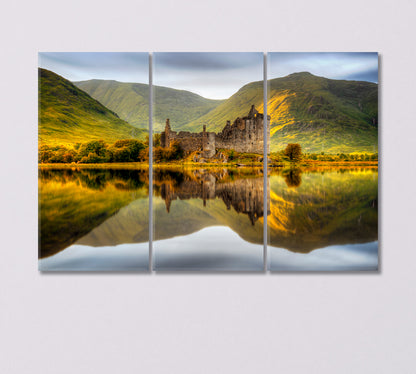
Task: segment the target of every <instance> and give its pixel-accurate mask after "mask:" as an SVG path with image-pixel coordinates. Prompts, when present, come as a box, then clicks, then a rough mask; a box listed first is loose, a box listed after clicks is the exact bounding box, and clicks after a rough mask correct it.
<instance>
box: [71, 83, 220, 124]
mask: <svg viewBox="0 0 416 374" xmlns="http://www.w3.org/2000/svg"><path fill="white" fill-rule="evenodd" d="M73 83H74V84H75V85H76V86H77V87H78V88H80V89H82V90H84V91H85V92H87V93H88V94H90V95H91V96H92V97H94V98H95V99H96V100H98V101H99V102H100V103H102V104H103V105H104V106H106V107H108V108H109V109H110V110H113V111H114V112H116V113H118V115H119V116H120V118H122V119H124V120H125V121H127V122H129V123H130V124H131V125H133V126H135V127H137V128H142V129H148V126H149V124H148V121H149V85H148V84H146V83H132V82H118V81H115V80H103V79H91V80H86V81H77V82H73ZM153 102H154V106H153V113H154V117H153V128H154V129H155V130H157V131H161V130H163V128H164V124H165V120H166V118H170V119H171V121H173V122H175V123H177V124H178V126H182V125H184V124H185V123H187V122H189V121H192V120H194V119H196V118H199V117H201V116H203V115H204V114H206V113H208V112H209V111H210V110H212V109H213V108H215V107H216V106H217V105H219V104H220V103H222V102H223V100H213V99H207V98H205V97H203V96H201V95H198V94H196V93H193V92H190V91H186V90H180V89H176V88H170V87H164V86H153Z"/></svg>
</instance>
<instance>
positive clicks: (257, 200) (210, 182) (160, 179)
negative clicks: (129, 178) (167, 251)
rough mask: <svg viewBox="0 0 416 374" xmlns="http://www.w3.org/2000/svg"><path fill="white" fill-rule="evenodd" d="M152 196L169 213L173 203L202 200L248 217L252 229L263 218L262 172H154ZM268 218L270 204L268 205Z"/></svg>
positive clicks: (200, 170)
mask: <svg viewBox="0 0 416 374" xmlns="http://www.w3.org/2000/svg"><path fill="white" fill-rule="evenodd" d="M154 188H155V195H156V196H160V197H161V198H162V199H163V200H164V201H165V205H166V211H167V212H168V213H169V212H170V210H171V204H172V201H175V200H177V199H179V200H189V199H201V200H202V204H203V205H204V206H206V204H207V200H214V199H221V200H222V201H223V202H224V204H225V205H226V207H227V209H228V210H229V209H231V208H233V209H234V210H235V211H236V212H237V213H242V214H245V215H247V216H248V218H249V219H250V222H251V223H252V225H254V224H255V222H256V221H257V220H258V219H259V218H260V217H263V214H264V210H263V196H264V195H263V191H264V180H263V174H262V173H261V170H256V169H251V174H250V175H242V174H241V173H240V172H239V171H238V170H237V171H232V170H229V169H221V170H217V171H209V172H208V171H206V170H202V169H198V170H189V171H186V172H182V171H181V172H179V171H178V172H175V171H162V170H156V171H155V174H154ZM267 206H268V209H267V214H270V200H268V202H267Z"/></svg>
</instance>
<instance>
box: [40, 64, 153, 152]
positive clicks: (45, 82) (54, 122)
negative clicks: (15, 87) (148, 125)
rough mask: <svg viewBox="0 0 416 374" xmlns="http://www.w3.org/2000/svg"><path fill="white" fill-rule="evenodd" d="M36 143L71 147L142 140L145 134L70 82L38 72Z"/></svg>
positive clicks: (45, 72)
mask: <svg viewBox="0 0 416 374" xmlns="http://www.w3.org/2000/svg"><path fill="white" fill-rule="evenodd" d="M38 89H39V143H40V144H48V145H54V144H74V143H77V142H81V143H82V142H87V141H90V140H98V139H102V140H104V141H106V142H109V143H113V142H114V141H116V140H118V139H129V138H144V137H145V135H146V132H145V131H144V130H139V129H137V128H134V127H133V126H131V125H130V124H128V123H127V122H125V121H123V120H122V119H120V118H119V117H118V116H117V114H116V113H114V112H112V111H111V110H109V109H107V108H106V107H105V106H103V105H102V104H101V103H99V102H98V101H97V100H95V99H93V98H92V97H91V96H89V95H88V94H87V93H85V92H84V91H82V90H80V89H79V88H77V87H76V86H74V85H73V84H72V83H71V82H70V81H68V80H66V79H65V78H63V77H61V76H59V75H57V74H55V73H53V72H52V71H49V70H45V69H39V88H38Z"/></svg>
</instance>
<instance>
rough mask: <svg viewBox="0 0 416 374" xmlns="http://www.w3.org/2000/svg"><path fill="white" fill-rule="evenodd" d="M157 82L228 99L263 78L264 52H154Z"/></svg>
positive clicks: (212, 97) (154, 71)
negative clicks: (242, 88)
mask: <svg viewBox="0 0 416 374" xmlns="http://www.w3.org/2000/svg"><path fill="white" fill-rule="evenodd" d="M153 56H154V60H153V66H154V70H153V82H154V84H155V85H158V86H166V87H172V88H177V89H181V90H187V91H192V92H195V93H197V94H199V95H201V96H203V97H206V98H209V99H226V98H229V97H230V96H231V95H233V94H234V93H236V92H237V91H238V90H239V89H240V88H241V87H242V86H244V85H245V84H247V83H250V82H253V81H260V80H262V79H263V53H262V52H247V53H246V52H200V53H199V52H190V53H182V52H166V53H165V52H161V53H154V54H153Z"/></svg>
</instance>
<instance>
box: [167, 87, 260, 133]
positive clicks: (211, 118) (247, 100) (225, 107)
mask: <svg viewBox="0 0 416 374" xmlns="http://www.w3.org/2000/svg"><path fill="white" fill-rule="evenodd" d="M253 104H254V105H255V106H256V108H257V109H260V108H261V109H263V81H260V82H252V83H249V84H247V85H245V86H243V87H242V88H240V89H239V90H238V91H237V92H236V93H235V94H234V95H232V96H231V97H230V98H229V99H227V100H225V101H224V102H223V103H222V104H220V105H218V106H217V107H216V108H215V109H213V110H212V111H210V112H209V113H207V114H206V115H204V116H202V117H200V118H198V119H195V120H194V121H190V122H189V123H187V124H186V125H185V126H183V128H181V130H188V131H198V132H199V131H201V129H202V125H207V131H215V132H219V131H221V130H222V129H223V128H224V126H225V124H226V122H227V120H229V121H234V120H235V119H236V118H237V117H244V116H246V115H247V113H248V112H249V110H250V108H251V105H253ZM171 124H172V126H173V130H176V129H177V126H176V124H175V123H174V122H172V121H171ZM178 129H179V128H178Z"/></svg>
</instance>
